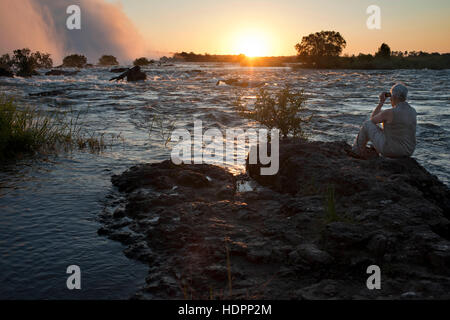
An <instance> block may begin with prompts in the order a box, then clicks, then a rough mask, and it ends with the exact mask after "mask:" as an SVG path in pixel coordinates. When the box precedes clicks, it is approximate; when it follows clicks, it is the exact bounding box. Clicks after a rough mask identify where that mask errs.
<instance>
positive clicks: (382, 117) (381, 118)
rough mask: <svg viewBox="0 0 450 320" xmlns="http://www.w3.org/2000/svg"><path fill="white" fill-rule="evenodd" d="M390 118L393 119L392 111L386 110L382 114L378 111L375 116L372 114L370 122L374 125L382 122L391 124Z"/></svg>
mask: <svg viewBox="0 0 450 320" xmlns="http://www.w3.org/2000/svg"><path fill="white" fill-rule="evenodd" d="M374 111H375V110H374ZM392 118H393V114H392V109H388V110H384V111H382V112H379V111H378V113H377V114H376V115H375V116H374V115H373V113H372V116H371V117H370V120H371V121H372V122H373V123H375V124H378V123H382V122H386V123H390V122H392Z"/></svg>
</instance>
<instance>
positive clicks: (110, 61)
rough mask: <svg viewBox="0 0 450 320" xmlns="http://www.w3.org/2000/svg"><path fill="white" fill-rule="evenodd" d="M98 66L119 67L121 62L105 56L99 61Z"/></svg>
mask: <svg viewBox="0 0 450 320" xmlns="http://www.w3.org/2000/svg"><path fill="white" fill-rule="evenodd" d="M98 64H99V65H100V66H118V65H119V62H118V61H117V58H116V57H114V56H108V55H103V56H102V57H101V58H100V59H98Z"/></svg>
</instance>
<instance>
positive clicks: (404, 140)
mask: <svg viewBox="0 0 450 320" xmlns="http://www.w3.org/2000/svg"><path fill="white" fill-rule="evenodd" d="M407 95H408V89H407V88H406V87H405V86H404V85H402V84H396V85H394V86H393V87H392V88H391V93H390V95H389V94H388V93H385V92H383V93H382V94H380V103H379V104H378V106H377V107H376V108H375V109H374V110H373V112H372V115H371V116H370V120H367V121H365V122H364V123H363V125H362V127H361V130H360V131H359V134H358V136H357V138H356V141H355V143H354V145H353V149H352V151H353V152H354V153H355V154H356V155H357V156H359V157H362V158H365V157H366V144H367V142H368V141H371V142H372V144H373V146H374V147H375V150H376V151H377V153H381V154H382V155H383V156H385V157H389V158H399V157H409V156H411V155H412V154H413V152H414V149H415V147H416V124H417V120H416V116H417V114H416V110H415V109H414V108H413V107H411V106H410V105H409V104H408V102H406V98H407ZM389 96H390V97H391V105H392V108H390V109H387V110H384V111H381V108H382V107H383V104H384V102H385V100H386V98H387V97H389ZM378 123H383V128H380V127H379V126H378Z"/></svg>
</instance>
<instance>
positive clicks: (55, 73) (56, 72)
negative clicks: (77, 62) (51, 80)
mask: <svg viewBox="0 0 450 320" xmlns="http://www.w3.org/2000/svg"><path fill="white" fill-rule="evenodd" d="M79 72H80V71H79V70H75V71H65V70H56V69H53V70H50V71H47V72H46V73H45V75H46V76H74V75H76V74H78V73H79Z"/></svg>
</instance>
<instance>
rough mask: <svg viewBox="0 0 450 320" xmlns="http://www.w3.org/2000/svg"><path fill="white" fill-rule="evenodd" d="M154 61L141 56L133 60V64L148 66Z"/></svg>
mask: <svg viewBox="0 0 450 320" xmlns="http://www.w3.org/2000/svg"><path fill="white" fill-rule="evenodd" d="M154 62H155V61H154V60H148V59H147V58H144V57H142V58H138V59H136V60H134V61H133V65H135V66H140V67H143V66H148V65H149V64H152V63H154Z"/></svg>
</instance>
